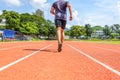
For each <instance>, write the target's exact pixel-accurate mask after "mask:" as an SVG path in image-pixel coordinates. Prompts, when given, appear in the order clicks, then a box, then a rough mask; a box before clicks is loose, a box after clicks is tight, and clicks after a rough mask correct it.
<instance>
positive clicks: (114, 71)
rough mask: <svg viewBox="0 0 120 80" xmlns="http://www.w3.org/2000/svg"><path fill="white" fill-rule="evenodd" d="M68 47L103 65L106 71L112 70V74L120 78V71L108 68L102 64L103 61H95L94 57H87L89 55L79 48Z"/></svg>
mask: <svg viewBox="0 0 120 80" xmlns="http://www.w3.org/2000/svg"><path fill="white" fill-rule="evenodd" d="M67 45H68V46H69V47H71V48H72V49H74V50H76V51H77V52H79V53H81V54H82V55H84V56H86V57H87V58H89V59H91V60H93V61H95V62H96V63H98V64H100V65H102V66H103V67H105V68H106V69H108V70H110V71H111V72H113V73H115V74H117V75H118V76H120V72H119V71H117V70H115V69H113V68H111V67H110V66H108V65H106V64H104V63H102V62H101V61H99V60H97V59H95V58H93V57H91V56H89V55H87V54H86V53H84V52H83V51H81V50H79V49H77V48H75V47H73V46H71V45H69V44H67Z"/></svg>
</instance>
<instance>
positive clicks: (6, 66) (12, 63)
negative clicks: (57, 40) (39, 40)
mask: <svg viewBox="0 0 120 80" xmlns="http://www.w3.org/2000/svg"><path fill="white" fill-rule="evenodd" d="M52 45H53V44H50V45H48V46H45V47H43V48H41V49H39V50H38V51H35V52H33V53H31V54H29V55H27V56H25V57H22V58H20V59H18V60H16V61H14V62H11V63H9V64H7V65H5V66H3V67H1V68H0V71H3V70H5V69H6V68H8V67H10V66H12V65H14V64H17V63H19V62H21V61H23V60H25V59H27V58H29V57H30V56H33V55H35V54H36V53H38V52H39V51H41V50H44V49H46V48H48V47H50V46H52Z"/></svg>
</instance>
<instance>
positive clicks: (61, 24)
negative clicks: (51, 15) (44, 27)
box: [55, 19, 66, 29]
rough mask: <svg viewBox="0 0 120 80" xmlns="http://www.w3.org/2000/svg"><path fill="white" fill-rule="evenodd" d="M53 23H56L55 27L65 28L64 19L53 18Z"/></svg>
mask: <svg viewBox="0 0 120 80" xmlns="http://www.w3.org/2000/svg"><path fill="white" fill-rule="evenodd" d="M55 25H56V27H61V28H62V29H65V26H66V21H65V20H59V19H56V20H55Z"/></svg>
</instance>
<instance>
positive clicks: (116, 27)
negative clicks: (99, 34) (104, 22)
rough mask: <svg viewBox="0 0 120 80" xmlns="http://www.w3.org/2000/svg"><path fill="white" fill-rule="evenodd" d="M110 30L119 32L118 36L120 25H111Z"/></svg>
mask: <svg viewBox="0 0 120 80" xmlns="http://www.w3.org/2000/svg"><path fill="white" fill-rule="evenodd" d="M112 30H113V31H115V33H117V34H119V36H120V25H119V24H114V25H113V26H112Z"/></svg>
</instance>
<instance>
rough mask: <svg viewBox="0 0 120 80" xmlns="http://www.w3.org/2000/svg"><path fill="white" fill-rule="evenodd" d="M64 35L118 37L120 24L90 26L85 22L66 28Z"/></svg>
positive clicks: (87, 37) (101, 37)
mask: <svg viewBox="0 0 120 80" xmlns="http://www.w3.org/2000/svg"><path fill="white" fill-rule="evenodd" d="M65 34H66V35H68V36H70V37H71V38H77V39H78V38H84V39H89V38H99V39H113V38H118V39H120V25H119V24H113V25H111V26H108V25H105V26H91V25H90V24H86V25H85V26H79V25H74V26H72V27H71V28H70V29H67V30H66V33H65Z"/></svg>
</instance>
